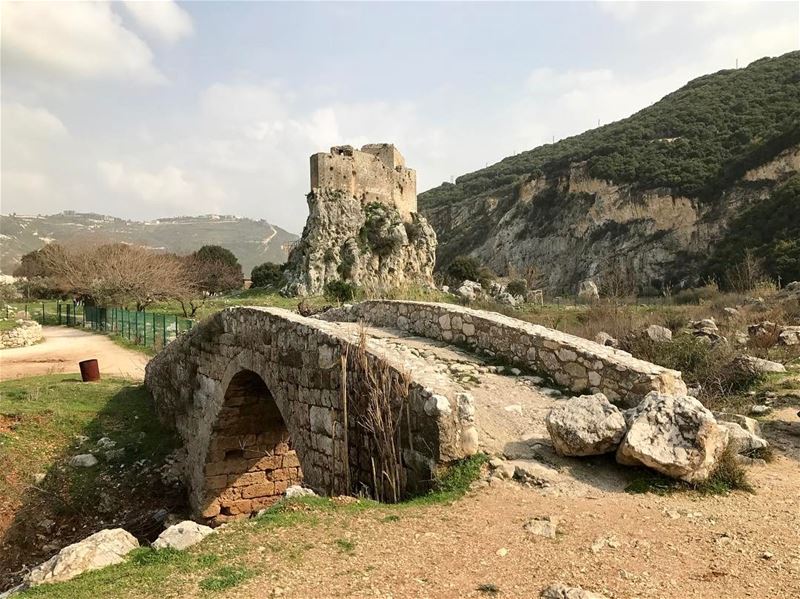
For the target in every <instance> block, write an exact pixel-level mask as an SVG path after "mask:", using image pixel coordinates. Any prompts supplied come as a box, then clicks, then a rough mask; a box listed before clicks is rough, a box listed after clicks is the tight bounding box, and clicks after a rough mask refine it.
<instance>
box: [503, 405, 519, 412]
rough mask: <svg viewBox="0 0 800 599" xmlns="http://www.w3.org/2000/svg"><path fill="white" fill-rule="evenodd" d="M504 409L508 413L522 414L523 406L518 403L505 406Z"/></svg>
mask: <svg viewBox="0 0 800 599" xmlns="http://www.w3.org/2000/svg"><path fill="white" fill-rule="evenodd" d="M503 409H504V410H505V411H506V412H514V413H515V414H522V406H521V405H520V404H518V403H514V404H511V405H510V406H505V407H504V408H503Z"/></svg>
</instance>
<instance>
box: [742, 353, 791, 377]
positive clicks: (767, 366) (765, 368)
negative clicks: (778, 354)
mask: <svg viewBox="0 0 800 599" xmlns="http://www.w3.org/2000/svg"><path fill="white" fill-rule="evenodd" d="M733 364H734V366H735V367H736V368H738V369H739V370H741V371H742V372H747V373H750V374H769V373H773V372H786V367H785V366H784V365H783V364H781V363H780V362H772V361H771V360H763V359H761V358H755V357H753V356H738V357H737V358H736V359H735V360H734V361H733Z"/></svg>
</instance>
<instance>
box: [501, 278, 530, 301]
mask: <svg viewBox="0 0 800 599" xmlns="http://www.w3.org/2000/svg"><path fill="white" fill-rule="evenodd" d="M506 291H508V292H509V293H510V294H511V295H513V296H514V297H525V293H526V292H527V291H528V282H527V281H526V280H525V279H514V280H513V281H510V282H509V283H508V285H506Z"/></svg>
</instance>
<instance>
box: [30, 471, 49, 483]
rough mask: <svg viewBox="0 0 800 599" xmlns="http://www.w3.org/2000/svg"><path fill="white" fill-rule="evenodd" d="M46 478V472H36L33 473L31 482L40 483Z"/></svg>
mask: <svg viewBox="0 0 800 599" xmlns="http://www.w3.org/2000/svg"><path fill="white" fill-rule="evenodd" d="M45 478H47V474H46V473H44V472H37V473H36V474H34V475H33V484H35V485H41V484H42V483H43V482H44V479H45Z"/></svg>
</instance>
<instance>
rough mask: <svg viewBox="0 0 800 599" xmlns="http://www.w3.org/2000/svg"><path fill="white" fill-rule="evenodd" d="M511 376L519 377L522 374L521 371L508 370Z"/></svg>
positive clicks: (517, 369)
mask: <svg viewBox="0 0 800 599" xmlns="http://www.w3.org/2000/svg"><path fill="white" fill-rule="evenodd" d="M508 372H509V373H510V374H511V376H519V375H521V374H522V371H521V370H520V369H519V368H510V369H509V371H508Z"/></svg>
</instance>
